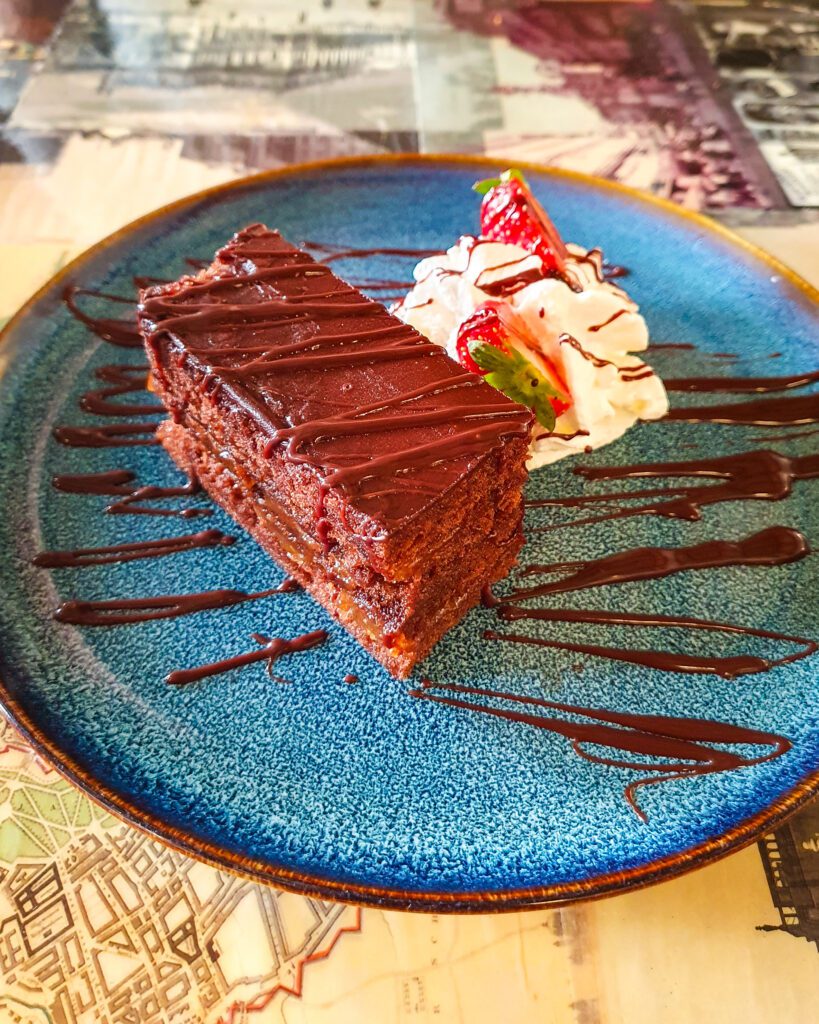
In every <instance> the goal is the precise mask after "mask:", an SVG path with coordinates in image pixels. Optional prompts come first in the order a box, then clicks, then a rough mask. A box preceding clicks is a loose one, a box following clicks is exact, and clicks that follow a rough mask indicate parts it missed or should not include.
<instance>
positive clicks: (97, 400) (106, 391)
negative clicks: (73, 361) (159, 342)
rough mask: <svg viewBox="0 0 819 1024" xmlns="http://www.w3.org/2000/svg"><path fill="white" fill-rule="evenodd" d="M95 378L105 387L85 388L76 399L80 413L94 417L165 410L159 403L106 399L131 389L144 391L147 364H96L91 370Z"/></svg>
mask: <svg viewBox="0 0 819 1024" xmlns="http://www.w3.org/2000/svg"><path fill="white" fill-rule="evenodd" d="M94 376H95V377H96V378H97V380H100V381H103V382H105V383H106V384H107V387H102V388H93V389H91V390H89V391H86V392H85V394H84V395H83V396H82V397H81V398H80V408H81V409H82V411H83V412H89V413H93V414H94V415H96V416H149V415H151V414H152V413H163V414H164V413H165V407H164V406H163V405H161V404H160V403H159V402H151V403H146V404H144V405H137V404H136V403H134V402H129V403H124V402H111V401H109V399H110V398H113V397H115V396H118V395H125V394H128V393H130V392H133V391H144V390H145V383H146V380H147V377H148V367H147V365H145V364H143V365H141V366H129V365H127V364H119V365H109V366H100V367H99V368H98V369H96V370H95V371H94Z"/></svg>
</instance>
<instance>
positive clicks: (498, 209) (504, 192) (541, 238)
mask: <svg viewBox="0 0 819 1024" xmlns="http://www.w3.org/2000/svg"><path fill="white" fill-rule="evenodd" d="M473 187H474V189H475V191H476V192H479V193H480V194H481V195H482V196H483V202H482V203H481V235H482V237H483V238H490V239H492V240H493V241H495V242H505V243H507V244H509V245H519V246H520V247H521V248H523V249H526V250H527V251H528V252H532V253H534V254H535V255H536V256H539V257H540V259H541V260H542V261H543V266H544V267H545V268H546V269H547V270H553V271H556V272H557V273H559V274H562V273H563V270H564V267H565V261H566V257H567V255H568V251H567V249H566V246H565V244H564V242H563V239H562V238H561V237H560V235H559V234H558V232H557V228H556V227H555V226H554V224H553V223H552V222H551V220H550V218H549V215H548V214H547V213H546V211H545V210H544V209H543V207H542V206H541V205H540V203H539V202H538V201H537V199H535V197H534V196H533V195H532V193H531V192H530V191H529V186H528V185H527V184H526V182H525V180H524V178H523V175H522V174H521V173H520V171H515V170H510V171H504V172H503V174H502V175H501V176H500V178H488V179H487V180H486V181H479V182H478V183H477V184H476V185H474V186H473Z"/></svg>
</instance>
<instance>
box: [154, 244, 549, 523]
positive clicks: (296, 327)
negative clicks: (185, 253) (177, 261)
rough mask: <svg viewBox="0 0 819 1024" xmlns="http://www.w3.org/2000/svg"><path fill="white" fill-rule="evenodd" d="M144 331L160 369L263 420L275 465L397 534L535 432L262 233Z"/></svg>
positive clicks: (171, 290)
mask: <svg viewBox="0 0 819 1024" xmlns="http://www.w3.org/2000/svg"><path fill="white" fill-rule="evenodd" d="M333 255H334V256H335V257H336V258H341V255H342V254H341V253H334V254H333ZM140 318H141V323H142V326H143V329H144V331H145V334H146V337H147V341H148V344H149V346H150V348H151V350H152V353H153V356H154V358H156V360H157V362H158V364H159V365H160V366H161V365H164V364H166V363H169V362H170V361H171V360H172V359H186V360H193V362H194V365H195V366H197V367H199V368H200V369H201V372H202V373H203V374H205V375H206V376H207V377H209V378H210V380H211V382H212V383H211V385H210V386H211V387H212V388H213V393H214V394H215V395H216V396H217V400H218V401H219V402H220V403H222V402H224V403H226V404H227V405H228V406H231V405H233V406H244V407H245V408H247V409H248V410H250V411H252V414H253V416H254V419H255V421H256V422H257V424H258V426H259V429H260V431H261V433H262V435H263V436H264V435H266V437H267V440H266V450H267V452H268V454H269V455H272V454H273V452H274V451H275V450H277V449H279V450H281V451H282V452H283V453H284V455H285V457H286V458H288V459H291V460H292V461H295V462H298V463H299V464H301V465H306V466H309V467H311V468H312V469H313V470H314V471H315V472H316V473H317V474H318V476H319V478H320V481H321V482H322V483H323V485H324V486H325V487H333V486H335V487H340V488H342V489H343V490H344V491H345V492H346V493H347V495H348V499H349V500H350V502H351V503H352V504H353V505H354V506H355V507H356V508H357V509H358V510H359V511H363V512H366V513H367V514H368V515H370V516H371V517H372V518H374V519H376V520H377V521H379V522H380V523H381V524H382V525H385V526H387V527H391V526H397V525H399V524H401V523H402V522H403V521H405V520H406V519H408V518H409V517H411V516H413V515H414V514H416V513H417V512H419V511H420V510H421V509H422V508H424V507H425V506H426V505H427V504H428V503H429V501H430V500H431V499H432V497H433V496H434V495H435V494H440V493H441V492H442V491H443V490H445V489H446V488H447V487H449V486H451V485H453V484H455V483H456V482H457V481H458V479H459V478H460V477H461V476H462V475H463V474H464V473H465V472H467V471H468V470H470V469H471V468H472V467H474V466H475V465H476V464H477V462H479V461H480V460H482V459H484V458H485V457H487V456H488V455H489V453H490V452H492V451H493V450H494V449H495V448H496V447H497V446H499V445H500V444H502V443H503V441H504V439H506V438H509V437H521V438H523V437H526V436H527V435H528V433H529V430H530V428H531V422H532V416H531V413H530V412H529V410H528V409H525V408H523V407H522V406H519V405H517V404H515V403H513V402H511V401H510V400H509V399H507V398H506V397H505V396H504V395H502V394H501V393H500V392H498V391H496V390H495V389H493V388H491V387H489V386H488V385H487V384H485V383H484V382H483V381H482V380H481V379H480V378H478V377H476V376H474V375H472V374H468V373H465V372H464V371H463V370H462V369H461V368H460V367H458V366H457V365H456V364H455V363H453V362H452V361H451V360H449V359H448V358H447V356H446V355H445V354H444V352H443V351H442V350H441V349H440V348H439V347H438V346H437V345H433V344H432V343H430V342H428V341H427V340H426V339H424V338H423V337H422V336H421V335H419V334H418V333H417V332H416V331H414V330H413V329H412V328H411V327H409V326H407V325H406V324H403V323H401V322H400V321H398V320H396V319H395V318H393V317H392V316H391V315H390V314H389V313H387V311H386V310H385V309H384V307H383V306H382V305H380V304H379V303H378V302H376V301H374V300H371V299H367V298H365V297H364V296H362V295H360V294H359V293H358V292H356V291H355V290H354V289H353V288H351V287H350V286H349V285H347V284H345V283H344V282H343V281H341V280H339V279H338V278H336V277H334V276H333V274H332V273H331V272H330V271H329V270H328V269H327V268H326V267H322V266H320V265H319V264H316V263H315V262H314V261H313V260H312V259H311V258H310V257H309V256H307V255H306V254H305V253H303V252H300V251H299V250H298V249H296V248H294V247H293V246H292V245H290V244H289V243H288V242H286V241H285V240H284V239H282V238H281V236H280V235H279V234H278V233H276V232H273V231H269V230H268V229H267V228H264V227H262V226H260V225H256V226H254V227H251V228H246V229H245V230H244V231H241V232H239V234H238V235H236V236H235V237H234V239H233V240H232V241H231V242H230V243H228V245H226V246H225V247H224V248H223V249H222V250H221V251H220V253H219V254H218V276H217V277H216V278H215V279H213V280H209V279H206V280H196V279H187V280H184V281H183V282H182V283H181V284H178V283H177V284H174V285H171V286H168V287H166V288H153V289H149V290H147V291H146V292H144V293H143V295H142V300H141V304H140ZM178 414H179V415H181V416H182V418H183V420H184V416H185V411H184V410H178Z"/></svg>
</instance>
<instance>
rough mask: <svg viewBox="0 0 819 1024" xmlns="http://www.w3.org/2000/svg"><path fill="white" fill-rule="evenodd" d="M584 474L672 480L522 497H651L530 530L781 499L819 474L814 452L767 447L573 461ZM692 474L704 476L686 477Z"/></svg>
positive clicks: (682, 515) (530, 504)
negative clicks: (683, 456)
mask: <svg viewBox="0 0 819 1024" xmlns="http://www.w3.org/2000/svg"><path fill="white" fill-rule="evenodd" d="M574 472H575V474H576V475H578V476H583V477H585V478H586V479H587V480H631V479H640V478H649V477H665V478H667V479H669V480H672V481H674V482H673V483H669V484H666V485H665V486H663V487H650V488H644V489H642V490H632V491H615V492H612V491H606V492H605V493H602V494H581V495H573V496H569V497H565V498H540V499H534V500H529V501H527V502H526V506H527V508H543V507H547V506H563V507H573V506H574V507H582V506H587V505H594V504H597V503H605V504H607V505H610V504H612V503H616V504H617V505H618V506H622V503H623V502H625V501H635V500H639V499H640V498H651V499H654V500H652V501H651V502H649V503H648V504H641V505H637V506H632V507H626V506H623V507H617V508H615V509H614V510H613V511H610V512H606V513H604V514H603V515H599V516H593V517H589V518H585V519H579V520H575V521H573V522H569V523H561V524H553V525H549V526H541V527H534V528H533V530H532V531H530V532H535V533H543V532H546V531H552V530H558V529H567V528H571V527H577V526H587V525H591V524H593V523H602V522H606V521H608V520H612V519H625V518H628V517H631V516H641V515H657V516H666V517H668V518H672V519H689V520H692V521H693V520H698V519H701V518H702V509H703V508H704V507H705V506H706V505H715V504H718V503H719V502H723V501H742V500H744V501H750V500H753V501H780V500H782V499H783V498H786V497H788V495H789V494H790V493H791V491H792V489H793V484H794V482H795V481H797V480H815V479H819V454H816V455H799V456H788V455H782V454H780V453H779V452H775V451H770V450H768V449H762V450H759V449H756V450H753V451H748V452H739V453H737V454H735V455H722V456H717V457H716V458H706V459H690V460H684V461H680V462H643V463H639V462H638V463H633V464H631V465H625V466H578V467H576V468H575V470H574ZM692 479H700V480H705V481H707V482H706V483H691V482H686V481H691V480H692Z"/></svg>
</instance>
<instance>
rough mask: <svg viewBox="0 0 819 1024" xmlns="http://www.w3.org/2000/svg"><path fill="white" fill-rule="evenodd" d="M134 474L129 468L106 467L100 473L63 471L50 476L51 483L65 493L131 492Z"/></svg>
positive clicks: (107, 493) (114, 493)
mask: <svg viewBox="0 0 819 1024" xmlns="http://www.w3.org/2000/svg"><path fill="white" fill-rule="evenodd" d="M134 480H136V474H135V473H132V472H131V471H130V470H129V469H108V470H105V471H104V472H102V473H63V474H60V475H59V476H55V477H52V480H51V484H52V486H53V487H54V488H55V489H56V490H58V491H63V492H64V493H65V494H106V495H116V494H131V493H132V490H133V489H132V488H131V487H130V486H129V485H130V484H131V483H132V482H133V481H134Z"/></svg>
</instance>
